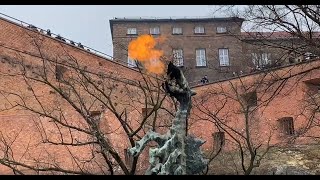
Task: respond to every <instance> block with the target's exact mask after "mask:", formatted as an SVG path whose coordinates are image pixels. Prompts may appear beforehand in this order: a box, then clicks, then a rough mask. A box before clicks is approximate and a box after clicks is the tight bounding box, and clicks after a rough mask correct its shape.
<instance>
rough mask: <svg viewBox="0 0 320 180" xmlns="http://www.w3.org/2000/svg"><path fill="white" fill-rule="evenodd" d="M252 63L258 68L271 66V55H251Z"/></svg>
mask: <svg viewBox="0 0 320 180" xmlns="http://www.w3.org/2000/svg"><path fill="white" fill-rule="evenodd" d="M251 56H252V62H253V64H254V65H255V66H256V67H263V66H265V65H269V64H271V53H251Z"/></svg>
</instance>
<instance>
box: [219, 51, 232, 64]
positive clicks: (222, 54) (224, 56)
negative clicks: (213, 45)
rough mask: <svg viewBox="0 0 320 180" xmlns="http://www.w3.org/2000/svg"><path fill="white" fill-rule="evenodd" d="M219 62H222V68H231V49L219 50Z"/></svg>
mask: <svg viewBox="0 0 320 180" xmlns="http://www.w3.org/2000/svg"><path fill="white" fill-rule="evenodd" d="M219 62H220V66H230V59H229V49H228V48H220V49H219Z"/></svg>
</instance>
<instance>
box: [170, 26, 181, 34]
mask: <svg viewBox="0 0 320 180" xmlns="http://www.w3.org/2000/svg"><path fill="white" fill-rule="evenodd" d="M172 34H182V28H181V27H173V28H172Z"/></svg>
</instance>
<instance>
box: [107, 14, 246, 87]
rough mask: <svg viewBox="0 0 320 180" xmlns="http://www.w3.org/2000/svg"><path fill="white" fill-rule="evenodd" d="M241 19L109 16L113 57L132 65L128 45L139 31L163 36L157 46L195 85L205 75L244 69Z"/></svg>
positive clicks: (218, 76)
mask: <svg viewBox="0 0 320 180" xmlns="http://www.w3.org/2000/svg"><path fill="white" fill-rule="evenodd" d="M242 22H243V19H240V18H200V19H187V18H186V19H127V18H124V19H119V18H116V19H112V20H110V28H111V33H112V34H111V35H112V41H113V56H114V58H115V59H117V60H119V61H124V62H125V63H128V66H130V67H132V66H134V61H133V60H131V59H128V50H127V48H128V44H129V42H130V41H131V40H132V39H135V38H136V37H137V36H139V35H142V34H152V35H153V36H154V37H158V36H164V37H165V38H166V40H165V43H164V44H163V45H162V46H161V47H160V49H162V50H163V51H164V56H165V57H166V58H168V59H169V60H172V59H173V61H174V62H175V64H176V65H178V66H180V67H181V68H182V70H183V71H184V73H185V74H186V78H187V79H188V81H189V82H192V83H193V84H197V83H199V82H200V79H201V78H202V77H204V76H205V75H207V76H208V77H209V80H211V81H213V80H217V79H222V78H226V77H230V76H232V72H234V71H235V72H238V71H240V70H241V69H243V67H242V66H243V63H242V61H241V60H240V58H239V56H240V55H241V52H242V46H241V40H239V39H237V38H234V36H235V35H240V33H241V31H240V27H241V24H242Z"/></svg>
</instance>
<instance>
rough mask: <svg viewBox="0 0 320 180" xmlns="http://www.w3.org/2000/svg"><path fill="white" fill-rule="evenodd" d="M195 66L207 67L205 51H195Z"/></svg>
mask: <svg viewBox="0 0 320 180" xmlns="http://www.w3.org/2000/svg"><path fill="white" fill-rule="evenodd" d="M196 61H197V66H207V59H206V49H197V50H196Z"/></svg>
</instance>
